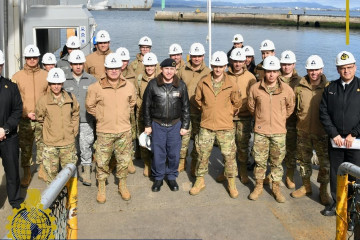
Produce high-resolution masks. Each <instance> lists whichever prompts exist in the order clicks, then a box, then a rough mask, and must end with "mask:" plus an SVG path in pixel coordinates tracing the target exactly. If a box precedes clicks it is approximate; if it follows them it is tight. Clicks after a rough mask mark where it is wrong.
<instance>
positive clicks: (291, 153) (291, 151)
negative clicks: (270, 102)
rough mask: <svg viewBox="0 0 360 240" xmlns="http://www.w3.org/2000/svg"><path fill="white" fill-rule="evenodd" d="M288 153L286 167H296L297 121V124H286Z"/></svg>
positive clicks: (285, 160)
mask: <svg viewBox="0 0 360 240" xmlns="http://www.w3.org/2000/svg"><path fill="white" fill-rule="evenodd" d="M286 130H287V133H286V155H285V159H284V162H285V165H286V168H296V160H297V158H298V157H297V152H296V148H297V147H296V145H297V140H296V139H297V133H296V123H295V125H294V124H292V123H290V124H288V125H287V126H286Z"/></svg>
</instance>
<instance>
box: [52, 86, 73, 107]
mask: <svg viewBox="0 0 360 240" xmlns="http://www.w3.org/2000/svg"><path fill="white" fill-rule="evenodd" d="M61 94H62V95H63V96H64V104H65V103H72V102H73V100H72V99H71V98H70V96H69V94H68V93H67V92H66V91H65V90H64V89H61ZM46 102H47V104H48V105H57V103H55V102H54V97H53V93H52V92H51V90H50V91H48V93H47V97H46Z"/></svg>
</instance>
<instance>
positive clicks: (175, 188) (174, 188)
mask: <svg viewBox="0 0 360 240" xmlns="http://www.w3.org/2000/svg"><path fill="white" fill-rule="evenodd" d="M168 184H169V187H170V190H171V191H179V185H178V184H177V182H176V180H168Z"/></svg>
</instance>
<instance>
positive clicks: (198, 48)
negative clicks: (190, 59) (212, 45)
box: [189, 43, 205, 56]
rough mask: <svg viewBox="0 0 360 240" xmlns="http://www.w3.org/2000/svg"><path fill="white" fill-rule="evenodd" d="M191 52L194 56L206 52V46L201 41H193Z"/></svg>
mask: <svg viewBox="0 0 360 240" xmlns="http://www.w3.org/2000/svg"><path fill="white" fill-rule="evenodd" d="M189 53H190V55H193V56H201V55H204V54H205V48H204V46H203V45H202V44H201V43H193V44H192V45H191V47H190V52H189Z"/></svg>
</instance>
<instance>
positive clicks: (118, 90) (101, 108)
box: [86, 77, 136, 133]
mask: <svg viewBox="0 0 360 240" xmlns="http://www.w3.org/2000/svg"><path fill="white" fill-rule="evenodd" d="M135 104H136V93H135V86H134V84H132V83H131V82H129V81H127V80H125V79H124V78H121V77H120V82H119V84H118V86H117V87H115V88H113V87H112V85H111V84H110V83H109V80H108V79H107V77H104V78H102V79H101V80H100V81H99V82H96V83H94V84H92V85H90V86H89V89H88V93H87V96H86V110H87V111H88V113H90V114H91V115H93V116H94V117H95V118H96V131H97V132H101V133H122V132H126V131H130V130H131V124H130V113H131V112H133V111H134V106H135Z"/></svg>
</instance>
